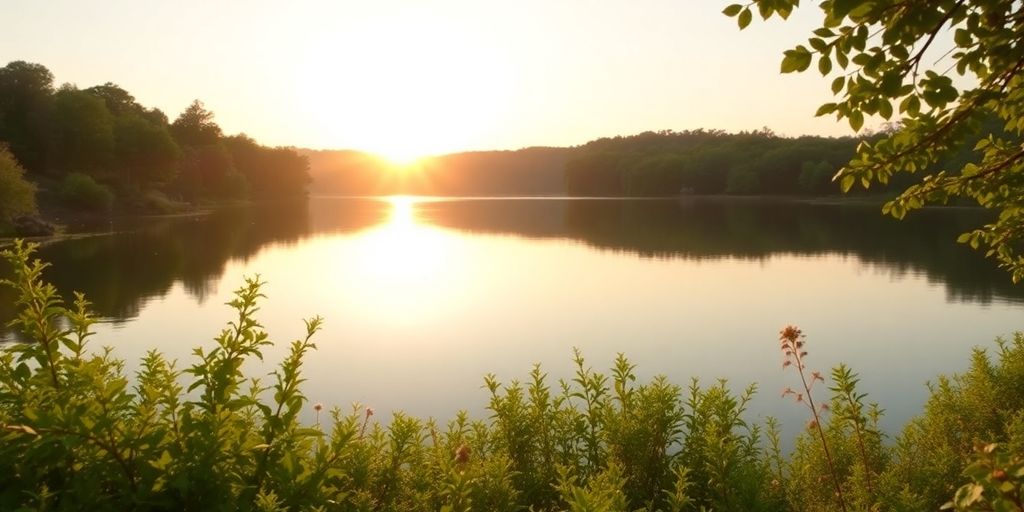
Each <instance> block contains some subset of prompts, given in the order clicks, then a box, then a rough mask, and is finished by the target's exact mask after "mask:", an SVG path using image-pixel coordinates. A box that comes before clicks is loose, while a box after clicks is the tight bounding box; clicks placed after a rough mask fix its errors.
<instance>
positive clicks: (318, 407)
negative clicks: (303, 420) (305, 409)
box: [313, 402, 324, 412]
mask: <svg viewBox="0 0 1024 512" xmlns="http://www.w3.org/2000/svg"><path fill="white" fill-rule="evenodd" d="M323 408H324V404H322V403H320V402H317V403H315V404H313V410H314V411H316V412H320V411H322V410H323Z"/></svg>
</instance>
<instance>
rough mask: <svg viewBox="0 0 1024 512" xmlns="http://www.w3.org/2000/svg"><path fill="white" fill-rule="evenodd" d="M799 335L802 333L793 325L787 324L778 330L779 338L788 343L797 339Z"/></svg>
mask: <svg viewBox="0 0 1024 512" xmlns="http://www.w3.org/2000/svg"><path fill="white" fill-rule="evenodd" d="M801 335H803V332H801V331H800V329H797V327H796V326H795V325H787V326H786V327H785V328H784V329H782V330H781V331H779V339H780V340H785V341H788V342H790V343H796V340H798V339H799V338H800V336H801Z"/></svg>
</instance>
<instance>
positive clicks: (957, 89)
mask: <svg viewBox="0 0 1024 512" xmlns="http://www.w3.org/2000/svg"><path fill="white" fill-rule="evenodd" d="M798 4H799V1H798V0H753V1H751V2H750V3H749V4H747V5H746V6H744V5H739V4H734V5H730V6H729V7H727V8H726V9H725V14H727V15H729V16H736V17H737V21H738V23H739V25H740V28H743V27H745V26H746V25H747V24H749V23H750V20H751V18H752V17H753V16H752V14H751V9H752V8H755V7H756V8H757V9H758V11H759V13H760V14H761V16H762V17H763V18H765V19H768V18H770V17H772V16H774V15H778V16H780V17H782V18H786V17H788V15H789V14H790V12H791V11H792V10H793V8H795V7H796V6H797V5H798ZM821 9H822V11H823V17H824V18H823V22H822V26H821V27H820V28H818V29H816V30H815V31H814V34H813V36H812V37H810V38H809V39H808V41H807V45H798V46H797V47H796V48H794V49H792V50H788V51H787V52H786V53H785V58H784V59H783V60H782V66H781V70H782V72H783V73H788V72H794V71H796V72H800V71H805V70H807V69H808V68H810V67H811V65H812V64H813V62H814V61H815V60H817V66H816V67H817V69H818V71H819V72H820V73H821V74H822V75H823V76H829V75H831V76H833V78H832V86H831V88H832V92H833V93H834V94H836V95H837V96H838V99H837V101H836V102H833V103H826V104H824V105H822V106H821V108H819V109H818V112H817V115H827V114H833V113H834V114H835V115H836V118H837V119H843V118H845V119H847V120H848V121H849V123H850V126H851V128H853V129H854V130H859V129H860V128H861V127H862V126H863V124H864V122H865V119H866V118H867V117H870V116H878V117H881V118H882V119H898V120H899V129H898V130H894V131H893V132H892V133H889V134H887V135H886V136H885V137H883V138H881V139H879V140H877V141H866V142H865V143H862V144H861V145H860V146H859V147H858V149H857V154H856V156H855V157H854V158H853V159H852V160H851V161H850V162H849V164H847V165H846V166H845V167H844V168H843V169H842V171H840V173H839V174H837V176H836V178H837V179H838V180H839V181H840V183H841V185H842V188H843V190H849V189H850V188H851V187H853V185H854V184H856V183H860V184H861V185H863V186H864V187H865V188H867V187H869V186H871V185H872V184H886V183H888V182H889V181H890V180H891V179H893V178H894V177H895V176H896V175H897V174H899V173H910V174H914V173H916V174H917V175H916V176H915V178H916V181H915V182H914V183H913V184H911V185H910V186H908V187H906V188H905V190H903V192H902V193H901V194H900V195H899V197H897V198H896V199H894V200H892V201H890V202H889V203H887V204H886V205H885V208H884V211H886V212H888V213H889V214H891V215H893V216H895V217H897V218H901V217H903V216H904V215H905V214H906V213H907V212H908V211H910V210H914V209H917V208H920V207H922V206H925V205H927V204H945V203H947V202H949V201H951V200H954V199H956V198H959V197H965V198H968V199H970V200H971V201H972V202H974V203H976V204H978V205H979V206H982V207H984V208H987V209H990V210H992V211H994V212H995V213H997V214H998V217H997V219H996V220H995V221H993V222H991V223H989V224H987V225H985V226H984V227H982V228H979V229H975V230H973V231H970V232H968V233H965V234H964V235H963V236H961V237H960V240H961V241H963V242H967V243H970V244H971V245H972V246H973V247H979V246H981V245H984V246H986V247H987V248H988V254H989V255H990V256H995V257H996V258H997V259H998V260H999V262H1000V264H1001V265H1003V266H1005V267H1006V268H1007V269H1009V270H1010V271H1011V273H1012V275H1013V278H1014V280H1019V279H1020V278H1021V277H1024V255H1022V253H1021V247H1022V246H1021V242H1022V241H1024V238H1022V235H1021V234H1020V233H1021V227H1022V226H1024V209H1022V208H1021V206H1022V202H1021V201H1022V199H1021V198H1022V197H1024V194H1022V193H1021V191H1022V185H1021V176H1022V175H1024V73H1021V70H1022V69H1024V57H1022V55H1024V51H1022V49H1024V11H1022V10H1021V6H1020V4H1019V2H1013V1H1011V0H937V1H932V2H904V1H897V0H885V1H868V0H833V1H829V2H823V3H822V4H821ZM933 61H934V64H932V65H929V63H931V62H933ZM952 73H955V75H952ZM958 77H962V78H958ZM965 145H973V149H974V151H973V152H971V154H970V158H969V159H968V160H967V161H964V162H958V164H959V165H943V161H944V160H946V159H948V158H949V157H950V156H951V155H955V154H956V153H958V152H959V151H960V150H961V148H963V146H965Z"/></svg>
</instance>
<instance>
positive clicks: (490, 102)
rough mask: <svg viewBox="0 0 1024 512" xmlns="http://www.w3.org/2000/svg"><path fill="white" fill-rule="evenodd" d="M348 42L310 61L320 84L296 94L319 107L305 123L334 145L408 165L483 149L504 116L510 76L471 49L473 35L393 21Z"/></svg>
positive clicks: (496, 60)
mask: <svg viewBox="0 0 1024 512" xmlns="http://www.w3.org/2000/svg"><path fill="white" fill-rule="evenodd" d="M344 37H345V39H339V40H338V41H336V42H335V44H336V45H337V46H325V47H323V48H321V49H320V50H319V51H316V52H311V54H310V55H309V56H307V58H309V59H311V60H310V62H311V64H310V68H311V69H315V71H316V78H315V79H312V80H309V81H305V82H303V85H302V87H303V88H304V94H306V95H308V96H310V97H312V98H316V101H315V102H314V103H315V104H316V105H317V107H316V109H315V111H311V112H310V115H309V121H310V122H311V123H312V124H313V125H314V129H317V130H319V131H321V132H323V133H325V134H327V135H326V136H327V137H328V138H329V139H331V140H333V141H335V142H331V143H330V145H332V146H336V147H345V148H350V149H358V150H363V151H366V152H368V153H372V154H375V155H380V156H381V157H383V158H385V159H386V160H388V161H390V162H392V163H394V164H396V165H397V166H399V167H401V166H408V165H410V164H413V163H415V162H416V160H418V159H420V158H422V157H425V156H430V155H438V154H444V153H452V152H456V151H463V150H468V149H483V148H485V147H489V146H488V145H489V144H490V143H489V140H490V137H491V136H492V134H493V132H494V131H495V130H497V129H498V128H499V127H500V126H501V123H502V122H503V121H502V120H503V119H504V118H505V117H507V116H508V112H507V111H506V110H507V109H509V108H510V107H509V105H511V104H512V103H513V102H512V101H511V98H510V96H511V95H512V94H514V87H513V84H512V83H511V80H510V77H509V71H508V70H507V69H505V67H504V66H502V64H501V62H502V59H501V56H500V55H498V54H497V50H495V49H493V48H488V47H486V46H484V45H477V44H471V43H472V42H474V41H478V40H480V38H479V37H477V36H475V35H473V34H469V33H460V31H459V30H457V29H456V28H454V27H453V29H452V30H440V29H438V28H437V27H433V26H432V25H431V24H428V23H423V22H420V21H416V20H395V21H394V22H392V23H390V24H389V25H388V30H387V31H386V32H384V33H381V32H380V31H370V32H363V33H359V32H350V33H347V34H345V36H344ZM357 50H358V51H357ZM324 62H336V63H338V64H337V65H332V66H324V65H323V64H322V63H324ZM314 63H316V64H314Z"/></svg>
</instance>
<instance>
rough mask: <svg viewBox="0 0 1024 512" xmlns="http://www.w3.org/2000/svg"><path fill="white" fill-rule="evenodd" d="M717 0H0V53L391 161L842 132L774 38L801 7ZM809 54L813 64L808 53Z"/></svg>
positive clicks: (795, 40)
mask: <svg viewBox="0 0 1024 512" xmlns="http://www.w3.org/2000/svg"><path fill="white" fill-rule="evenodd" d="M729 3H731V1H729V0H726V1H717V0H645V1H643V2H636V1H633V2H627V1H619V0H517V1H514V2H495V1H486V0H431V1H430V2H426V1H423V0H418V1H417V0H361V1H350V0H333V1H327V0H320V1H313V0H296V1H289V2H283V1H259V0H255V1H254V0H248V1H242V0H218V1H198V0H179V1H174V2H171V1H157V0H152V1H138V0H107V1H98V0H97V1H90V2H83V1H80V0H45V1H24V0H0V19H3V20H4V23H3V24H4V30H3V31H0V64H3V63H6V62H9V61H13V60H26V61H30V62H37V63H40V64H43V65H45V66H46V67H48V68H49V69H50V70H51V71H52V72H53V74H54V76H55V78H56V82H57V83H58V84H61V83H65V82H69V83H73V84H76V85H77V86H79V87H82V88H85V87H89V86H92V85H96V84H101V83H105V82H114V83H116V84H118V85H120V86H121V87H123V88H124V89H126V90H128V91H129V92H130V93H132V94H133V95H134V96H135V97H136V99H137V100H138V101H139V102H140V103H142V104H143V105H146V106H149V107H157V108H160V109H161V110H163V111H164V112H165V113H167V114H168V116H169V117H171V118H172V119H173V118H174V117H176V116H177V115H178V114H179V113H180V112H181V111H182V110H184V108H185V107H186V106H187V105H188V104H189V103H190V102H191V101H192V100H193V99H200V100H201V101H203V102H204V104H205V105H206V106H207V108H209V109H210V110H212V111H213V112H214V113H215V115H216V121H217V122H218V123H219V124H220V126H221V127H222V128H223V129H224V131H225V133H228V134H233V133H239V132H244V133H246V134H248V135H250V136H252V137H254V138H255V139H257V140H258V141H260V142H261V143H264V144H268V145H288V146H299V147H309V148H319V149H340V148H350V149H361V150H367V151H372V152H376V153H380V154H383V155H385V156H390V157H392V158H394V159H406V158H413V157H417V156H422V155H426V154H439V153H447V152H453V151H462V150H483V149H517V148H521V147H528V146H572V145H578V144H582V143H585V142H587V141H589V140H592V139H596V138H599V137H604V136H614V135H629V134H634V133H639V132H642V131H646V130H668V129H671V130H687V129H697V128H714V129H723V130H727V131H738V130H753V129H758V128H761V127H763V126H767V127H769V128H771V129H773V130H774V131H775V132H776V133H779V134H783V135H790V136H795V135H803V134H820V135H847V134H850V133H851V132H850V129H849V127H848V125H846V124H845V123H837V122H836V121H835V120H834V119H832V118H814V111H815V110H816V109H817V107H818V105H820V104H821V103H824V102H827V101H831V98H832V96H831V93H830V92H829V90H828V84H829V82H830V81H829V80H826V79H823V78H822V77H821V76H820V75H818V74H817V73H816V72H806V73H803V74H795V75H794V74H788V75H782V74H780V73H779V62H780V61H781V57H782V52H783V51H784V50H786V49H788V48H791V47H793V46H794V45H796V44H799V43H802V42H804V41H805V40H806V37H807V36H808V35H809V33H810V31H811V30H813V29H814V28H815V27H817V26H818V25H817V24H816V23H817V22H818V21H819V19H820V18H819V16H820V11H818V9H817V8H816V7H814V6H805V7H803V8H802V9H798V10H797V12H795V13H794V14H793V16H791V17H790V20H788V21H786V22H782V21H781V20H778V19H776V20H772V21H769V22H759V21H756V20H755V22H754V23H753V24H752V25H751V26H750V27H748V28H747V29H746V30H744V31H742V32H741V31H739V30H738V29H737V27H736V24H735V20H733V19H731V18H727V17H725V16H724V15H722V14H721V11H722V9H723V8H724V7H725V6H726V5H727V4H729ZM812 68H813V67H812Z"/></svg>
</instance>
